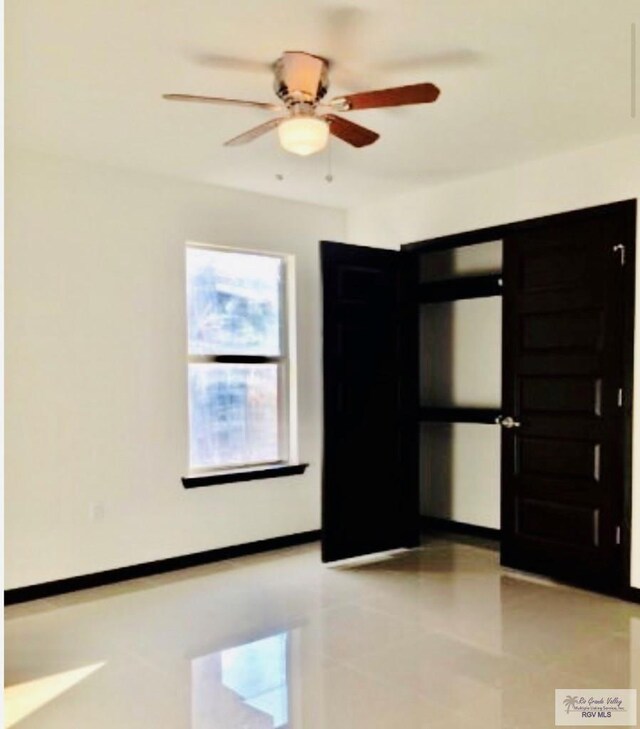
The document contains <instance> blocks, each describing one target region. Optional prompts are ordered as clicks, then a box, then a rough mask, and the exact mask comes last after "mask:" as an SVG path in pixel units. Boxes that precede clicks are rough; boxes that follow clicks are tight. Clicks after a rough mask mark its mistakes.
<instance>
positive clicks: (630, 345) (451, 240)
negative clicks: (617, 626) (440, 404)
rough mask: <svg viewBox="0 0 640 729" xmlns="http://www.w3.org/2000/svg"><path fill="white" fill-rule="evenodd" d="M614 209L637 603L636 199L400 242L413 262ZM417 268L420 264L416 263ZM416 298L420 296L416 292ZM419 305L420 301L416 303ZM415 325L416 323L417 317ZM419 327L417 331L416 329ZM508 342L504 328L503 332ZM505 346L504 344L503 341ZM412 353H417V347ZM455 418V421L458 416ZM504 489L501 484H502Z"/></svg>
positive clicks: (623, 593)
mask: <svg viewBox="0 0 640 729" xmlns="http://www.w3.org/2000/svg"><path fill="white" fill-rule="evenodd" d="M611 214H614V215H616V216H617V217H618V220H619V224H620V231H621V233H620V235H621V240H620V241H618V242H619V243H622V244H623V245H624V246H625V249H624V253H625V261H624V264H625V265H624V267H623V281H624V284H623V285H624V335H623V387H624V393H625V397H624V400H623V409H624V410H623V414H624V420H623V453H624V463H623V484H622V487H623V515H622V535H621V553H622V573H623V574H624V575H625V578H624V583H623V584H620V585H619V589H617V590H615V591H614V594H615V595H616V596H618V597H622V598H624V599H627V600H633V601H634V602H640V588H634V587H631V572H630V570H631V526H632V525H631V515H632V503H631V501H632V428H633V384H634V383H633V359H634V357H633V355H634V318H635V280H636V275H635V259H636V235H637V233H636V216H637V199H636V198H632V199H627V200H622V201H619V202H614V203H608V204H605V205H597V206H594V207H588V208H580V209H576V210H571V211H568V212H561V213H553V214H551V215H546V216H543V217H538V218H529V219H526V220H521V221H516V222H512V223H505V224H503V225H496V226H491V227H487V228H479V229H476V230H470V231H465V232H462V233H454V234H452V235H444V236H438V237H435V238H430V239H425V240H419V241H415V242H412V243H406V244H404V245H402V246H400V252H401V253H403V254H405V256H406V258H407V259H408V261H409V260H410V261H411V262H412V263H413V264H415V263H416V262H417V256H418V255H419V254H420V253H426V252H430V253H435V252H437V251H447V250H453V249H455V248H463V247H466V246H472V245H477V244H480V243H487V242H489V241H493V240H504V239H505V238H506V237H507V236H509V235H511V234H513V233H515V232H520V231H531V230H535V229H536V228H539V227H543V226H545V225H549V224H554V223H571V222H575V221H578V220H582V219H584V218H593V217H594V216H599V215H611ZM413 267H415V268H417V266H413ZM416 303H417V297H416ZM417 306H419V304H417ZM412 323H413V324H415V323H416V322H415V320H414V322H412ZM414 331H416V330H414ZM503 345H504V331H503ZM503 351H504V346H503ZM411 354H412V355H414V354H415V353H414V352H413V350H412V351H411ZM414 363H415V364H414V366H415V373H414V377H413V378H412V380H413V382H414V383H415V389H414V398H415V402H419V391H418V386H417V385H418V373H419V370H418V367H419V363H418V362H417V360H414ZM451 422H456V421H455V420H453V421H451ZM501 492H502V485H501Z"/></svg>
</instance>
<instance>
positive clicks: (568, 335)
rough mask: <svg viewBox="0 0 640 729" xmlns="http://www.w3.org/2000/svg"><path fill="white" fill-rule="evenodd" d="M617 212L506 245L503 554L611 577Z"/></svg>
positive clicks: (539, 230)
mask: <svg viewBox="0 0 640 729" xmlns="http://www.w3.org/2000/svg"><path fill="white" fill-rule="evenodd" d="M620 231H621V228H620V222H619V218H618V217H617V216H616V214H615V212H608V213H603V212H602V211H600V212H597V213H596V212H594V213H592V214H589V212H588V211H584V213H583V214H582V215H580V216H577V215H570V216H567V217H566V218H565V221H563V222H557V221H556V222H550V221H539V222H538V223H537V224H535V225H532V227H531V228H530V229H527V228H523V229H520V230H518V231H517V232H514V233H512V234H510V235H509V236H508V237H507V238H506V239H505V246H504V278H505V291H504V299H503V307H504V308H503V322H504V324H503V326H504V343H505V346H504V372H503V411H504V413H505V415H510V416H512V417H513V419H514V420H515V421H516V424H518V423H519V426H518V425H516V427H513V428H510V429H507V428H505V429H503V433H502V532H503V534H502V537H503V543H502V562H503V564H505V565H508V566H511V567H517V568H521V569H525V570H531V571H534V572H541V573H543V574H547V575H550V576H556V577H559V578H561V579H566V580H569V581H571V582H577V583H580V584H584V585H587V586H593V587H596V588H598V589H606V590H611V589H614V587H615V586H616V585H617V584H619V582H620V579H621V567H622V560H621V550H620V547H619V545H618V544H617V527H618V526H619V525H620V524H621V519H622V511H623V494H624V488H623V470H622V462H623V441H624V438H623V433H624V431H623V426H624V418H623V411H622V409H621V407H620V405H619V400H618V389H619V388H620V387H622V385H623V375H624V369H623V359H622V356H623V350H622V342H623V311H624V307H623V299H622V289H623V286H622V284H623V278H622V267H621V265H620V257H619V256H618V255H616V253H615V252H614V250H613V246H614V245H615V244H617V243H619V242H620Z"/></svg>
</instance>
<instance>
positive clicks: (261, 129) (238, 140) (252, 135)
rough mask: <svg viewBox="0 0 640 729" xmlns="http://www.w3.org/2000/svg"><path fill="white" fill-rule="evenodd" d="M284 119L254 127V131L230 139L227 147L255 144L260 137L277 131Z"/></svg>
mask: <svg viewBox="0 0 640 729" xmlns="http://www.w3.org/2000/svg"><path fill="white" fill-rule="evenodd" d="M281 121H282V119H269V121H268V122H265V123H264V124H260V125H259V126H257V127H254V128H253V129H249V131H248V132H243V133H242V134H239V135H238V136H237V137H234V138H233V139H230V140H229V141H227V142H225V143H224V146H225V147H237V146H239V145H241V144H247V143H248V142H253V140H254V139H257V138H258V137H261V136H262V135H263V134H266V133H267V132H270V131H271V130H272V129H275V128H276V127H277V126H278V125H279V124H280V122H281Z"/></svg>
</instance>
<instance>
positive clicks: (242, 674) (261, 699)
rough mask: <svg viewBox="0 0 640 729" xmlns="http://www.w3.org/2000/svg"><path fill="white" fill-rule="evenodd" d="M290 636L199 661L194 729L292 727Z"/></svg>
mask: <svg viewBox="0 0 640 729" xmlns="http://www.w3.org/2000/svg"><path fill="white" fill-rule="evenodd" d="M289 640H290V636H289V632H283V633H276V634H275V635H270V636H268V637H265V638H262V639H260V640H255V641H253V642H251V643H244V644H243V645H238V646H234V647H231V648H226V649H224V650H221V651H218V652H216V653H211V654H209V655H206V656H201V657H199V658H194V659H193V660H192V662H191V706H192V722H191V729H219V728H220V729H223V728H224V727H228V726H230V725H231V724H232V722H233V725H234V726H235V725H236V724H238V722H239V721H241V726H243V727H247V729H280V728H281V727H286V726H287V725H288V723H289V688H288V670H289V666H288V658H289Z"/></svg>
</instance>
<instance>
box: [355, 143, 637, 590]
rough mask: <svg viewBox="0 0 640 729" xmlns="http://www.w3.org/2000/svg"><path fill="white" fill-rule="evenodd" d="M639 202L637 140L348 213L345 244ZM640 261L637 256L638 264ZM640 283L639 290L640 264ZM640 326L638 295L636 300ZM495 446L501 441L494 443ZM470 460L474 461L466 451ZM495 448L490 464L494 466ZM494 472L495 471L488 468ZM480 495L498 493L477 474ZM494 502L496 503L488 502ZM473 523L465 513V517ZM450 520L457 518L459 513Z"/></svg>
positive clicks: (391, 241) (393, 240) (403, 239)
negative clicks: (621, 201)
mask: <svg viewBox="0 0 640 729" xmlns="http://www.w3.org/2000/svg"><path fill="white" fill-rule="evenodd" d="M638 197H640V136H634V137H627V138H625V139H620V140H617V141H614V142H610V143H607V144H602V145H598V146H593V147H589V148H586V149H582V150H578V151H574V152H571V153H565V154H562V155H557V156H554V157H548V158H545V159H541V160H538V161H536V162H531V163H528V164H523V165H519V166H517V167H512V168H509V169H504V170H497V171H494V172H491V173H488V174H485V175H481V176H477V177H470V178H467V179H465V180H461V181H458V182H452V183H448V184H445V185H439V186H435V187H425V188H420V189H417V190H415V191H412V192H410V193H407V194H403V195H399V196H397V197H394V198H391V199H388V200H385V201H378V202H376V203H375V204H368V205H365V206H361V207H358V208H355V209H353V210H351V211H349V215H348V218H347V230H348V239H349V240H350V241H352V242H354V243H360V244H367V245H389V246H395V245H398V244H402V243H408V242H410V241H415V240H421V239H425V238H431V237H434V236H439V235H447V234H450V233H458V232H461V231H465V230H473V229H476V228H482V227H486V226H491V225H499V224H502V223H509V222H514V221H517V220H524V219H527V218H532V217H537V216H542V215H549V214H551V213H557V212H562V211H566V210H573V209H577V208H583V207H588V206H590V205H600V204H603V203H609V202H615V201H618V200H625V199H629V198H638ZM639 261H640V257H639ZM638 268H639V271H638V276H637V282H638V286H639V287H640V262H639V266H638ZM636 321H640V293H639V294H637V296H636ZM638 339H640V338H636V355H635V378H636V388H635V400H634V409H635V414H636V417H635V422H634V460H635V463H636V464H638V463H640V384H638V383H640V342H639V341H638ZM496 444H497V439H496ZM465 454H466V455H465V458H473V457H475V456H474V455H473V454H471V453H469V452H468V450H465ZM498 458H499V451H498V448H497V447H496V448H495V449H494V452H493V459H494V461H496V462H497V459H498ZM489 471H490V472H491V473H495V472H496V470H495V468H494V469H489ZM473 486H474V488H475V489H476V490H480V491H481V492H484V493H487V494H489V495H491V494H494V493H495V484H494V483H493V481H492V479H491V478H490V479H489V480H485V479H484V476H483V473H482V472H480V471H479V472H478V475H477V479H476V481H475V483H474V484H473ZM633 494H634V506H633V538H632V553H633V554H632V567H631V573H632V574H631V584H632V585H634V586H636V587H640V466H636V469H635V475H634V480H633ZM489 498H494V497H492V496H489ZM467 516H468V514H467ZM452 518H454V519H455V518H457V517H456V515H455V514H454V515H453V516H452Z"/></svg>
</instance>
